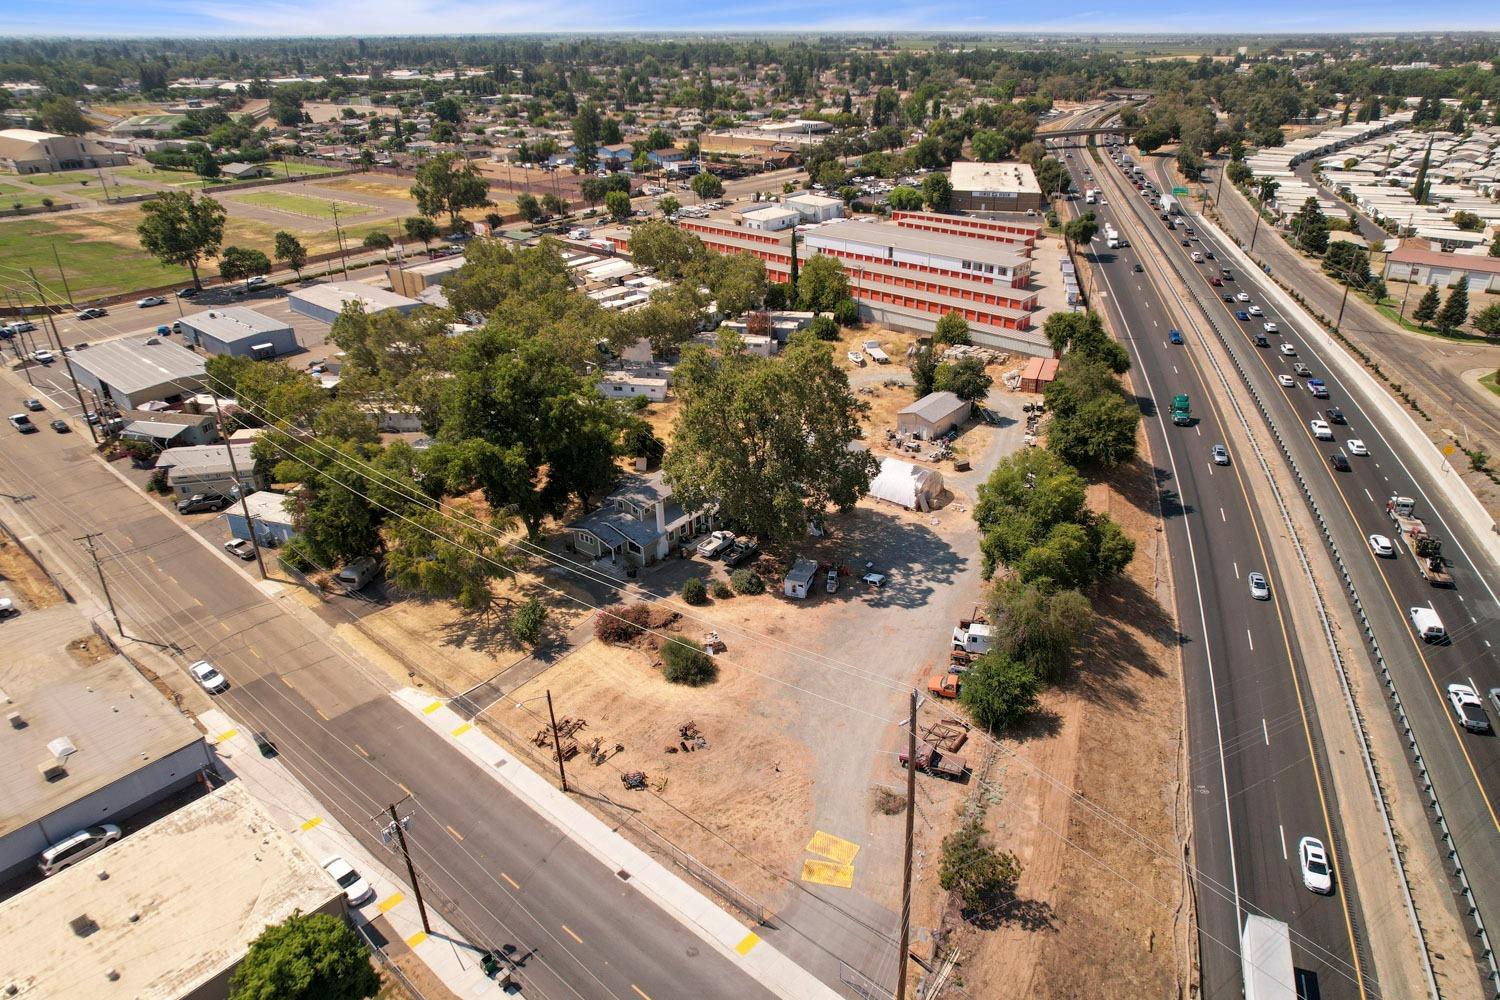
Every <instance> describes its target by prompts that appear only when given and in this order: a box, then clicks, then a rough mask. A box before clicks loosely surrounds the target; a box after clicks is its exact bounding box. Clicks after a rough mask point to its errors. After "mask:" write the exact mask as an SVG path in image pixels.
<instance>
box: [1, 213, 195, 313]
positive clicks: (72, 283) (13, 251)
mask: <svg viewBox="0 0 1500 1000" xmlns="http://www.w3.org/2000/svg"><path fill="white" fill-rule="evenodd" d="M139 219H140V213H139V211H130V210H128V209H127V210H122V211H119V212H108V213H105V212H101V213H97V214H92V213H91V214H74V215H65V216H30V217H28V218H24V219H16V220H14V221H9V222H0V259H3V260H4V261H5V262H6V264H7V265H9V266H11V267H13V268H23V269H24V268H27V267H33V268H35V269H36V273H37V277H38V278H40V279H41V280H42V282H43V284H45V285H47V286H48V287H49V288H50V289H51V290H52V294H55V295H58V296H61V295H62V282H61V281H60V280H59V278H58V274H57V262H56V260H54V258H53V256H52V248H53V246H54V245H56V247H57V253H58V256H59V257H61V258H62V262H63V271H64V273H65V274H66V275H67V278H68V287H69V288H70V289H71V290H72V292H73V298H74V299H75V300H77V301H81V300H85V299H90V298H95V297H98V296H101V295H110V294H115V293H118V292H127V291H130V290H132V289H136V288H150V287H152V286H156V285H166V284H171V283H172V282H177V281H184V280H186V279H187V277H188V272H187V269H186V268H177V267H164V266H162V265H161V264H159V263H157V261H156V259H155V258H154V257H152V256H150V255H149V254H147V253H146V252H145V251H144V250H141V249H140V248H139V246H137V245H136V240H135V226H136V223H137V222H138V221H139Z"/></svg>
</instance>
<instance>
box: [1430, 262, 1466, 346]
mask: <svg viewBox="0 0 1500 1000" xmlns="http://www.w3.org/2000/svg"><path fill="white" fill-rule="evenodd" d="M1468 319H1469V277H1468V275H1464V276H1463V277H1462V278H1459V279H1458V281H1456V282H1454V284H1453V287H1452V288H1451V289H1450V290H1449V292H1448V299H1447V301H1445V302H1444V303H1443V308H1442V309H1440V310H1438V314H1437V328H1438V330H1439V331H1440V332H1442V333H1452V332H1453V331H1455V330H1457V329H1458V328H1459V327H1461V326H1463V325H1464V323H1466V322H1468Z"/></svg>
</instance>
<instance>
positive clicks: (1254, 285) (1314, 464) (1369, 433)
mask: <svg viewBox="0 0 1500 1000" xmlns="http://www.w3.org/2000/svg"><path fill="white" fill-rule="evenodd" d="M1106 168H1107V169H1114V167H1113V165H1112V164H1108V163H1106ZM1151 172H1152V173H1153V178H1152V179H1153V181H1154V182H1155V183H1157V184H1158V186H1161V185H1166V188H1165V189H1166V190H1170V187H1171V184H1170V177H1169V175H1168V173H1167V166H1166V164H1165V163H1161V162H1156V163H1155V164H1154V165H1153V167H1152V168H1151ZM1133 199H1134V200H1136V202H1137V207H1144V209H1149V206H1142V205H1141V203H1140V202H1139V200H1138V199H1135V198H1134V196H1133ZM1188 208H1189V209H1190V208H1191V206H1188ZM1187 222H1188V224H1189V225H1193V226H1194V228H1195V229H1196V230H1197V240H1196V241H1193V240H1190V243H1191V246H1190V247H1182V246H1181V233H1182V230H1181V229H1179V230H1176V231H1174V232H1173V234H1172V236H1173V238H1172V239H1170V240H1169V239H1166V238H1165V234H1166V232H1167V231H1166V228H1165V225H1164V224H1163V223H1161V222H1160V221H1159V220H1158V221H1157V223H1156V225H1157V228H1156V232H1158V233H1160V234H1163V236H1162V242H1163V243H1164V244H1169V245H1170V246H1169V249H1170V250H1171V252H1173V253H1175V254H1176V259H1177V264H1178V267H1179V268H1180V269H1182V271H1183V272H1184V273H1186V274H1187V275H1188V278H1189V280H1190V281H1193V282H1195V296H1196V297H1197V298H1198V299H1199V300H1200V301H1202V302H1203V303H1204V305H1205V307H1206V308H1207V309H1208V312H1209V315H1210V317H1211V319H1212V321H1213V322H1214V324H1215V326H1216V327H1218V328H1219V329H1220V330H1222V331H1224V333H1225V334H1226V339H1227V341H1228V344H1229V350H1230V353H1231V354H1232V356H1233V357H1234V358H1235V359H1236V360H1237V362H1238V364H1239V366H1240V368H1241V369H1242V370H1244V371H1245V372H1246V373H1247V377H1248V378H1249V381H1250V383H1251V385H1252V386H1253V387H1254V389H1255V391H1256V392H1257V393H1258V394H1259V395H1260V397H1261V399H1263V400H1264V401H1265V402H1266V405H1267V406H1268V407H1269V410H1270V415H1271V421H1272V423H1273V425H1274V426H1275V427H1276V429H1277V430H1278V431H1279V432H1280V434H1281V436H1282V438H1283V439H1284V440H1285V441H1286V443H1287V445H1288V447H1289V449H1290V451H1291V453H1292V456H1293V459H1294V460H1295V461H1296V463H1297V465H1298V466H1299V468H1300V469H1301V470H1302V473H1303V475H1304V476H1305V477H1306V479H1307V482H1308V484H1309V488H1310V489H1311V491H1312V493H1313V497H1314V500H1315V501H1316V503H1317V504H1318V507H1319V509H1320V510H1321V511H1322V512H1323V514H1324V517H1325V518H1326V520H1327V523H1328V526H1329V530H1330V532H1331V534H1332V536H1333V540H1334V544H1335V545H1337V547H1338V549H1339V551H1340V552H1341V553H1342V556H1343V559H1344V562H1345V565H1346V566H1347V571H1348V573H1349V576H1350V581H1351V583H1352V585H1353V586H1354V588H1355V589H1356V591H1357V592H1358V594H1359V596H1360V599H1361V601H1362V603H1363V605H1364V608H1365V611H1366V613H1367V615H1368V616H1369V621H1370V627H1371V629H1372V630H1373V632H1374V636H1375V641H1376V642H1378V644H1379V649H1380V652H1381V654H1382V655H1383V657H1384V658H1385V660H1386V662H1387V664H1388V667H1389V669H1390V671H1391V673H1392V675H1393V678H1394V680H1395V685H1396V691H1397V694H1398V695H1399V696H1400V698H1401V700H1402V702H1403V703H1404V706H1405V710H1406V713H1407V715H1408V716H1409V718H1410V721H1411V725H1412V729H1413V732H1414V734H1415V736H1416V739H1417V742H1418V745H1419V746H1420V748H1421V751H1422V753H1423V756H1424V758H1425V761H1426V766H1427V768H1428V770H1429V771H1430V772H1431V775H1432V781H1433V785H1434V788H1435V791H1436V793H1437V795H1438V797H1439V799H1440V801H1441V803H1442V808H1443V812H1444V814H1445V816H1446V819H1447V822H1448V825H1449V827H1450V828H1451V829H1452V833H1453V837H1454V840H1455V842H1456V845H1457V849H1458V854H1459V860H1460V861H1461V862H1462V864H1463V866H1464V869H1465V872H1466V874H1467V877H1468V879H1469V881H1470V882H1471V883H1472V885H1473V893H1474V905H1476V906H1477V907H1478V909H1479V912H1480V914H1481V915H1482V916H1483V918H1484V919H1485V920H1486V922H1490V921H1494V920H1500V837H1497V836H1496V834H1497V832H1500V822H1497V820H1496V803H1497V801H1500V740H1497V739H1496V737H1495V735H1494V734H1493V733H1487V734H1485V733H1472V732H1467V731H1465V730H1464V729H1463V728H1461V726H1460V725H1459V724H1458V721H1457V718H1456V715H1455V713H1454V711H1453V710H1452V708H1451V706H1450V705H1449V703H1448V700H1447V697H1446V689H1447V686H1448V685H1449V684H1453V683H1460V684H1468V685H1471V686H1472V687H1474V688H1475V689H1476V690H1477V691H1478V692H1479V694H1480V696H1481V698H1484V699H1485V702H1486V704H1485V708H1486V711H1487V713H1488V715H1489V716H1490V721H1491V723H1492V724H1500V714H1497V706H1496V705H1495V704H1494V702H1493V701H1491V700H1490V699H1489V697H1488V692H1489V690H1490V689H1491V688H1493V687H1500V664H1497V662H1496V659H1495V650H1494V643H1496V642H1500V628H1497V621H1496V619H1497V601H1496V595H1495V592H1494V589H1493V583H1492V581H1493V580H1494V579H1495V578H1496V577H1495V567H1494V566H1493V565H1492V563H1491V560H1490V558H1489V555H1488V552H1487V550H1486V548H1485V546H1484V544H1483V542H1482V541H1481V540H1480V538H1479V537H1478V536H1477V535H1476V534H1475V532H1474V531H1473V530H1471V528H1470V526H1469V524H1468V523H1467V522H1466V521H1465V520H1464V519H1463V518H1462V517H1461V516H1460V515H1459V513H1458V511H1457V509H1456V508H1455V506H1454V505H1453V503H1452V500H1451V497H1450V496H1449V495H1448V493H1447V488H1446V487H1442V486H1439V485H1437V484H1436V483H1434V482H1433V480H1432V477H1431V476H1430V475H1429V474H1428V473H1426V472H1425V471H1424V470H1423V468H1422V466H1421V463H1420V462H1419V461H1418V458H1417V456H1416V455H1415V454H1414V453H1413V451H1412V450H1411V449H1410V448H1409V447H1408V446H1407V445H1406V444H1405V443H1404V442H1403V440H1402V439H1401V438H1400V437H1399V436H1398V435H1397V434H1395V433H1393V432H1392V430H1391V428H1390V426H1389V422H1388V419H1387V418H1386V417H1384V416H1382V414H1381V411H1380V409H1379V407H1377V406H1376V405H1373V404H1372V401H1371V399H1370V398H1369V397H1368V396H1367V395H1366V391H1365V390H1364V388H1362V387H1361V386H1360V385H1358V384H1357V383H1354V382H1352V381H1347V380H1345V379H1342V378H1341V377H1340V376H1339V373H1338V369H1336V368H1334V367H1333V366H1332V365H1331V364H1330V363H1329V362H1328V358H1329V356H1330V354H1331V352H1333V351H1338V350H1341V348H1339V347H1338V346H1336V345H1335V344H1333V343H1332V342H1331V340H1330V339H1329V338H1328V337H1327V335H1326V334H1324V333H1323V332H1322V331H1319V330H1316V329H1315V328H1314V327H1313V326H1312V325H1311V322H1310V321H1309V320H1308V319H1307V318H1306V317H1305V316H1304V315H1302V314H1301V313H1300V311H1297V312H1294V311H1293V310H1292V309H1283V308H1281V306H1280V302H1281V300H1280V299H1279V297H1277V296H1275V295H1274V294H1272V291H1271V289H1272V287H1274V286H1272V285H1271V282H1270V281H1269V279H1267V278H1266V277H1265V276H1264V275H1263V274H1261V273H1260V272H1258V271H1255V270H1253V269H1251V270H1248V271H1246V270H1245V269H1244V268H1241V267H1237V266H1231V270H1232V271H1233V272H1234V277H1235V281H1234V282H1233V283H1227V282H1226V284H1225V285H1224V286H1223V288H1218V287H1214V286H1212V285H1210V284H1209V279H1210V278H1212V277H1213V276H1215V275H1218V274H1219V270H1218V269H1219V267H1221V266H1222V265H1223V264H1225V263H1226V262H1229V261H1232V260H1234V259H1235V258H1236V251H1235V248H1234V247H1233V246H1231V245H1229V244H1227V243H1226V242H1225V241H1224V240H1223V239H1222V238H1220V237H1219V236H1218V235H1217V233H1216V232H1215V231H1214V230H1212V228H1211V227H1206V226H1205V225H1204V223H1203V221H1202V220H1201V219H1200V218H1198V217H1196V216H1190V217H1189V218H1188V220H1187ZM1268 238H1275V237H1274V235H1272V234H1268ZM1209 251H1212V252H1213V253H1214V255H1215V257H1216V258H1218V259H1217V260H1215V261H1209V260H1207V259H1205V260H1204V261H1203V262H1202V263H1195V262H1193V261H1192V260H1191V259H1190V258H1189V257H1188V255H1189V254H1191V253H1193V252H1200V253H1204V254H1206V253H1207V252H1209ZM1194 272H1196V273H1194ZM1240 292H1244V293H1246V294H1247V295H1248V296H1249V298H1250V302H1239V301H1236V302H1233V303H1226V302H1224V301H1223V299H1222V295H1223V294H1231V295H1238V294H1239V293H1240ZM1252 304H1253V305H1255V306H1257V307H1258V308H1259V309H1260V311H1261V312H1263V313H1264V316H1257V317H1250V318H1249V319H1248V320H1243V321H1242V320H1240V319H1238V317H1237V313H1238V311H1239V310H1241V309H1244V310H1247V311H1248V309H1249V307H1250V306H1251V305H1252ZM1263 323H1274V324H1275V325H1276V327H1277V330H1276V332H1275V333H1274V334H1271V335H1269V336H1268V339H1269V341H1270V345H1271V346H1269V347H1266V348H1257V347H1255V346H1254V340H1253V335H1254V333H1256V332H1263V327H1262V325H1261V324H1263ZM1283 342H1285V343H1288V344H1290V345H1292V349H1293V350H1295V351H1296V352H1297V353H1296V354H1295V355H1288V354H1284V353H1282V351H1281V349H1280V344H1281V343H1283ZM1296 362H1300V363H1302V364H1305V365H1306V366H1307V367H1308V368H1309V369H1310V370H1311V374H1312V377H1316V378H1319V379H1322V380H1323V381H1324V382H1325V383H1326V385H1327V388H1328V391H1329V398H1327V399H1316V398H1314V397H1313V396H1312V394H1311V393H1310V391H1309V389H1308V387H1307V379H1305V378H1303V377H1300V376H1298V375H1296V374H1295V373H1294V372H1293V369H1292V364H1293V363H1296ZM1280 376H1290V378H1291V381H1292V382H1293V385H1292V386H1291V387H1284V386H1283V385H1282V384H1281V382H1280V379H1279V377H1280ZM1398 377H1399V376H1398ZM1331 407H1338V408H1339V409H1340V410H1341V411H1342V412H1343V415H1344V418H1345V420H1346V421H1347V423H1345V424H1338V423H1332V424H1331V425H1330V430H1331V431H1332V433H1333V436H1334V437H1333V440H1331V441H1329V440H1317V439H1315V438H1314V436H1313V431H1312V428H1311V426H1310V420H1311V419H1313V418H1314V417H1323V418H1324V419H1327V414H1326V411H1327V410H1328V409H1329V408H1331ZM1351 438H1353V439H1357V440H1361V441H1363V443H1364V445H1365V446H1366V448H1367V449H1368V451H1369V454H1368V455H1367V456H1359V455H1356V454H1353V452H1352V451H1350V449H1349V445H1348V442H1349V440H1350V439H1351ZM1335 451H1342V452H1343V453H1344V454H1345V456H1346V457H1347V460H1348V463H1349V466H1350V468H1349V470H1348V471H1346V472H1340V471H1336V470H1335V469H1334V468H1333V465H1332V463H1331V460H1330V456H1331V454H1332V453H1333V452H1335ZM1393 494H1394V495H1402V496H1408V497H1411V498H1413V499H1414V500H1415V501H1416V514H1417V516H1419V517H1421V518H1423V519H1424V520H1425V522H1426V524H1427V526H1428V529H1429V531H1430V532H1431V534H1432V535H1433V536H1435V537H1437V538H1439V539H1441V540H1442V541H1443V555H1444V556H1445V558H1446V559H1447V561H1448V567H1447V568H1448V570H1449V571H1450V572H1451V573H1452V575H1453V578H1454V582H1455V586H1454V587H1453V588H1452V589H1447V588H1438V587H1433V586H1431V585H1429V584H1428V583H1427V582H1426V581H1424V580H1423V579H1422V577H1421V576H1420V574H1419V573H1418V570H1417V567H1416V565H1415V562H1414V560H1413V558H1412V556H1411V553H1410V551H1409V550H1407V549H1406V548H1405V547H1404V546H1402V545H1401V543H1400V542H1399V540H1398V539H1397V534H1398V532H1397V529H1396V526H1395V524H1394V523H1393V522H1392V521H1391V520H1390V518H1388V517H1387V515H1386V512H1385V503H1386V499H1387V497H1389V496H1391V495H1393ZM1372 534H1380V535H1385V536H1387V537H1388V538H1390V539H1391V540H1392V541H1395V542H1396V555H1395V557H1394V558H1380V557H1377V556H1376V555H1375V554H1374V552H1373V551H1372V550H1371V548H1370V545H1369V544H1368V542H1367V539H1368V536H1370V535H1372ZM1413 607H1429V608H1431V609H1433V610H1434V611H1436V612H1437V614H1438V615H1439V617H1440V618H1441V619H1442V621H1443V623H1444V625H1445V626H1446V628H1447V631H1448V634H1449V641H1447V642H1445V643H1427V642H1423V641H1422V640H1420V639H1419V638H1418V637H1417V636H1416V634H1415V633H1414V631H1413V629H1412V628H1411V626H1410V625H1409V623H1408V612H1409V609H1410V608H1413ZM1453 891H1454V892H1456V891H1457V889H1456V886H1455V887H1454V889H1453ZM1468 906H1469V904H1468V902H1467V901H1464V900H1461V901H1460V902H1459V909H1460V912H1464V911H1467V909H1468ZM1492 926H1494V924H1492ZM1481 971H1482V974H1486V975H1487V974H1488V972H1489V967H1488V965H1486V966H1485V967H1484V969H1483V970H1481Z"/></svg>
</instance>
